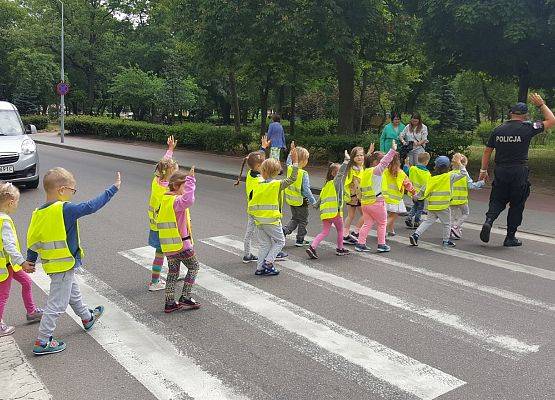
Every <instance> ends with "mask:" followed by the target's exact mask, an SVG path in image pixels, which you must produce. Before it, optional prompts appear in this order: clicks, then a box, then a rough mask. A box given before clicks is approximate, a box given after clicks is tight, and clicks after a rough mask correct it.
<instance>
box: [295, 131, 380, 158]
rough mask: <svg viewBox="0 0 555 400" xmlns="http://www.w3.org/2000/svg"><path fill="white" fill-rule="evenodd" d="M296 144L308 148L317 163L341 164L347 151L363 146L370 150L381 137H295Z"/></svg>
mask: <svg viewBox="0 0 555 400" xmlns="http://www.w3.org/2000/svg"><path fill="white" fill-rule="evenodd" d="M291 139H292V140H295V144H296V145H298V146H302V147H304V148H306V149H307V150H308V151H309V152H310V158H311V159H312V160H317V161H326V162H339V161H341V160H343V155H344V152H345V150H347V151H351V149H352V148H353V147H356V146H363V147H364V148H368V146H370V144H371V143H376V144H378V147H379V136H378V135H377V134H371V135H337V134H336V135H330V134H328V135H321V136H296V135H295V136H294V137H293V138H291Z"/></svg>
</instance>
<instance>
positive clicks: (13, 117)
mask: <svg viewBox="0 0 555 400" xmlns="http://www.w3.org/2000/svg"><path fill="white" fill-rule="evenodd" d="M17 135H23V127H22V126H21V122H20V120H19V115H18V114H17V113H16V112H15V111H12V110H7V111H0V136H17Z"/></svg>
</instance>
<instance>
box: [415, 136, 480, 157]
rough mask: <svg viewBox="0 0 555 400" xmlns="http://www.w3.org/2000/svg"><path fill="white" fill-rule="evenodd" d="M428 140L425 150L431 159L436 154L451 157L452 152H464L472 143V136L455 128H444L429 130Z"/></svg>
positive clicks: (436, 155)
mask: <svg viewBox="0 0 555 400" xmlns="http://www.w3.org/2000/svg"><path fill="white" fill-rule="evenodd" d="M428 140H429V143H428V145H427V146H426V151H427V152H428V153H430V155H431V157H432V158H431V159H432V161H433V160H434V159H435V158H436V157H438V156H448V157H451V156H452V155H453V154H454V153H463V154H464V153H466V152H467V151H468V148H469V147H470V145H471V144H472V140H473V136H472V134H471V133H467V132H461V131H458V130H456V129H445V130H443V131H433V132H430V133H429V134H428Z"/></svg>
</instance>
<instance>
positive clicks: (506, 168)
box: [479, 93, 555, 247]
mask: <svg viewBox="0 0 555 400" xmlns="http://www.w3.org/2000/svg"><path fill="white" fill-rule="evenodd" d="M530 101H531V102H532V104H534V105H535V106H536V107H538V108H539V109H540V110H541V112H542V114H543V117H544V121H537V122H530V121H529V120H528V106H527V105H526V104H525V103H516V104H515V105H514V106H512V107H511V110H510V112H509V116H510V119H509V120H508V121H507V122H505V123H504V124H503V125H500V126H498V127H497V128H495V129H494V131H493V132H492V134H491V136H490V138H489V140H488V142H487V144H486V148H485V149H484V154H483V156H482V167H481V169H480V178H479V180H487V178H488V166H489V160H490V157H491V153H492V152H493V150H495V169H494V174H495V177H494V179H493V184H492V186H493V187H492V190H491V194H490V198H489V208H488V211H487V213H486V221H485V222H484V224H483V225H482V230H481V232H480V239H481V240H482V242H484V243H487V242H489V237H490V231H491V227H492V226H493V222H494V221H495V220H496V219H497V217H498V216H499V214H501V212H502V211H503V210H504V209H505V207H506V206H507V203H508V204H509V213H508V215H507V236H506V237H505V241H504V242H503V246H506V247H514V246H521V245H522V242H521V241H520V240H519V239H517V238H516V237H515V234H516V231H517V228H518V227H519V226H520V224H521V223H522V212H523V211H524V205H525V203H526V199H527V198H528V196H529V195H530V182H529V180H528V174H529V168H528V149H529V147H530V141H531V140H532V138H533V137H534V136H536V135H537V134H539V133H541V132H543V131H544V130H548V129H550V128H552V127H553V126H555V116H554V115H553V112H552V111H551V110H550V109H549V107H547V105H546V104H545V102H544V101H543V99H542V98H541V97H540V95H538V94H537V93H533V94H531V95H530Z"/></svg>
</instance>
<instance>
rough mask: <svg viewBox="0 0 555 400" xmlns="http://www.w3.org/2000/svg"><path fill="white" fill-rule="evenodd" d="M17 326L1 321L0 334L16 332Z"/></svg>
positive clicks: (5, 334) (6, 334)
mask: <svg viewBox="0 0 555 400" xmlns="http://www.w3.org/2000/svg"><path fill="white" fill-rule="evenodd" d="M14 331H15V327H14V326H11V325H6V324H5V323H4V322H3V321H0V336H8V335H11V334H12V333H14Z"/></svg>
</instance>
